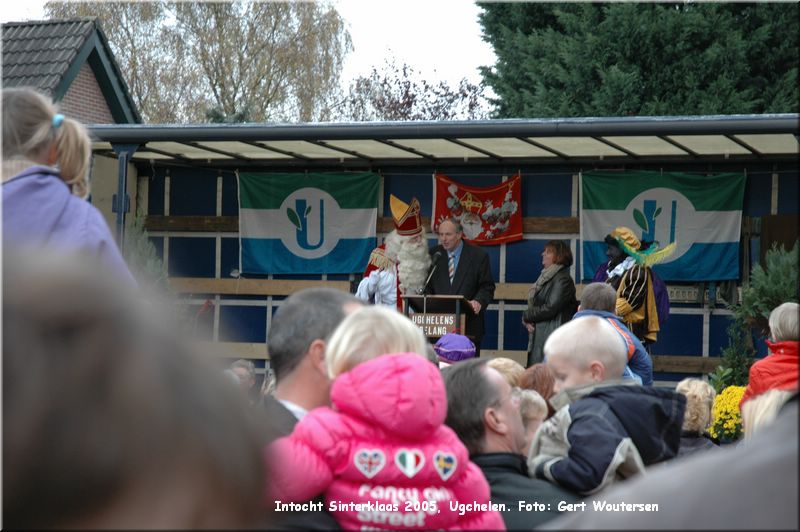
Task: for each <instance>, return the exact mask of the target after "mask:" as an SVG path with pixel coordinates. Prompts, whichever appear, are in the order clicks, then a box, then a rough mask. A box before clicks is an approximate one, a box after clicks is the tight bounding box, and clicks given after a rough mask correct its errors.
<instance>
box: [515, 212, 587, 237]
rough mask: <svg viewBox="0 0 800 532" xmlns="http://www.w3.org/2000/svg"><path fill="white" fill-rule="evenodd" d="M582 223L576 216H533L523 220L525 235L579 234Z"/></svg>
mask: <svg viewBox="0 0 800 532" xmlns="http://www.w3.org/2000/svg"><path fill="white" fill-rule="evenodd" d="M579 231H580V223H579V221H578V218H577V217H576V216H533V217H528V218H523V219H522V232H523V233H554V234H568V233H578V232H579Z"/></svg>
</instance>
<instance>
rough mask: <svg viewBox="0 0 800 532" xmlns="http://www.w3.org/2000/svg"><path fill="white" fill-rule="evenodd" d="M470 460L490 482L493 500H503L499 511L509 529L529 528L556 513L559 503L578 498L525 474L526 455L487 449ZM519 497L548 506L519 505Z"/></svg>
mask: <svg viewBox="0 0 800 532" xmlns="http://www.w3.org/2000/svg"><path fill="white" fill-rule="evenodd" d="M470 460H472V461H473V462H475V465H477V466H478V467H480V468H481V471H483V475H484V476H485V477H486V480H487V481H488V482H489V490H490V492H491V499H492V502H493V503H495V504H505V508H506V511H504V512H501V514H502V516H503V521H505V524H506V528H507V529H508V530H530V529H532V528H533V527H536V526H539V525H541V524H542V523H546V522H547V521H549V520H551V519H553V518H554V517H557V516H558V515H559V511H558V503H559V502H560V501H565V502H567V503H574V502H578V496H577V495H575V494H574V493H571V492H569V491H567V490H565V489H564V488H561V487H559V486H556V485H555V484H553V483H551V482H547V481H546V480H540V479H536V478H531V477H529V476H528V467H527V466H526V465H525V458H524V457H523V456H522V455H520V454H512V453H487V454H476V455H472V456H470ZM520 501H522V502H525V503H528V504H533V503H534V502H535V503H539V504H543V505H545V506H543V507H538V508H548V506H547V505H549V509H546V510H538V509H536V510H534V509H533V508H523V509H522V510H520V509H519V503H520Z"/></svg>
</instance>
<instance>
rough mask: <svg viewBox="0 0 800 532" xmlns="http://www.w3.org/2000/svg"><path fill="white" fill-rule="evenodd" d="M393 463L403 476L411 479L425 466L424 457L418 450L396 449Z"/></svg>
mask: <svg viewBox="0 0 800 532" xmlns="http://www.w3.org/2000/svg"><path fill="white" fill-rule="evenodd" d="M394 463H395V465H397V468H398V469H399V470H400V471H402V472H403V474H404V475H405V476H407V477H408V478H411V477H413V476H414V475H416V474H417V473H419V472H420V470H421V469H422V466H424V465H425V455H424V454H422V451H420V450H419V449H398V450H397V453H395V455H394Z"/></svg>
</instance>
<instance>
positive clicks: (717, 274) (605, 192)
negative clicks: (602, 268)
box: [581, 171, 745, 281]
mask: <svg viewBox="0 0 800 532" xmlns="http://www.w3.org/2000/svg"><path fill="white" fill-rule="evenodd" d="M581 181H582V182H581V242H582V246H581V250H582V253H583V279H591V278H592V277H593V275H594V273H595V270H596V269H597V267H598V266H599V265H600V264H602V263H603V262H605V261H606V260H607V258H606V254H605V252H606V244H605V242H604V241H603V239H604V238H605V236H606V235H607V234H608V233H610V232H611V231H612V230H613V229H614V228H615V227H619V226H625V227H628V228H630V229H631V230H633V231H634V233H635V234H636V236H637V237H638V238H639V239H640V240H642V241H648V242H653V241H655V242H656V243H657V244H658V245H659V247H661V248H663V247H666V246H667V245H669V244H671V243H673V242H674V243H675V251H674V252H673V253H672V254H671V255H670V256H669V257H668V258H667V259H666V260H665V261H664V262H662V263H660V264H657V265H656V266H654V269H655V271H656V272H657V273H658V274H659V275H660V276H661V277H662V278H663V279H664V280H668V281H716V280H724V279H738V278H739V240H740V238H741V226H742V204H743V201H744V187H745V176H744V174H716V175H710V176H707V175H693V174H682V173H661V172H645V171H632V172H624V173H621V172H585V173H583V174H582V176H581Z"/></svg>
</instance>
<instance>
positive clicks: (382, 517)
mask: <svg viewBox="0 0 800 532" xmlns="http://www.w3.org/2000/svg"><path fill="white" fill-rule="evenodd" d="M426 352H427V348H426V342H425V337H424V336H423V335H422V332H421V331H420V329H419V328H418V327H417V326H416V325H414V324H413V323H412V322H411V320H409V319H408V318H406V317H405V316H403V315H402V314H400V313H399V312H396V311H395V310H393V309H390V308H388V307H384V306H381V305H373V306H368V307H364V308H362V309H361V310H358V311H356V312H354V313H352V314H350V315H349V316H348V317H347V318H345V319H344V321H343V322H342V323H341V324H340V325H339V327H338V328H337V329H336V331H334V333H333V335H332V336H331V338H330V341H329V342H328V347H327V350H326V353H325V362H326V364H327V367H328V373H329V374H330V377H331V378H332V379H333V384H332V386H331V403H332V407H331V408H327V407H325V408H318V409H316V410H313V411H311V412H309V413H308V414H307V415H306V416H305V417H304V418H303V419H302V420H300V422H299V423H298V424H297V425H296V426H295V429H294V432H292V434H291V435H289V436H287V437H285V438H281V439H278V440H276V441H275V442H274V443H273V444H272V445H270V446H269V447H268V448H267V450H266V455H267V458H268V460H269V466H270V468H269V471H270V485H269V486H268V490H267V499H266V503H267V504H268V505H269V506H270V507H274V505H275V501H278V500H279V501H282V502H284V503H289V502H296V503H302V502H305V501H309V500H311V499H314V498H315V497H317V496H319V495H322V494H324V496H325V500H326V506H325V507H326V509H328V510H329V511H330V512H331V514H332V515H333V517H334V518H335V519H336V521H337V522H338V523H339V525H340V526H341V527H342V528H343V529H346V530H354V529H358V528H361V527H370V526H374V527H378V526H379V527H381V528H389V529H402V530H430V529H452V528H460V529H482V530H492V529H502V528H503V520H502V518H501V517H500V514H499V513H498V512H496V511H489V510H487V511H475V512H466V513H465V512H461V514H459V512H458V511H457V510H456V511H454V510H452V509H451V508H453V507H456V506H458V504H457V503H459V502H460V501H470V502H473V501H474V502H475V503H480V504H487V503H488V502H489V485H488V483H487V482H486V479H485V478H484V477H483V474H482V473H481V470H480V469H478V467H477V466H476V465H475V464H473V463H472V462H471V461H470V460H469V455H468V453H467V449H466V447H464V444H463V443H461V441H460V440H459V439H458V437H457V436H456V435H455V433H454V432H453V431H452V429H450V428H449V427H447V426H446V425H445V424H444V420H445V415H446V413H447V396H446V395H445V389H444V382H443V381H442V377H441V375H440V371H439V368H438V367H436V366H435V365H434V364H431V363H430V362H429V361H428V360H427V358H426ZM398 491H403V492H405V493H412V492H415V493H417V494H418V499H417V498H416V497H415V499H414V500H415V501H416V502H415V504H411V505H409V504H405V500H403V499H399V498H398V497H400V496H399V495H398V494H397V493H398ZM426 494H427V495H426ZM366 504H370V505H374V506H377V507H379V508H378V509H377V510H375V511H360V510H359V507H362V506H363V505H366Z"/></svg>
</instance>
